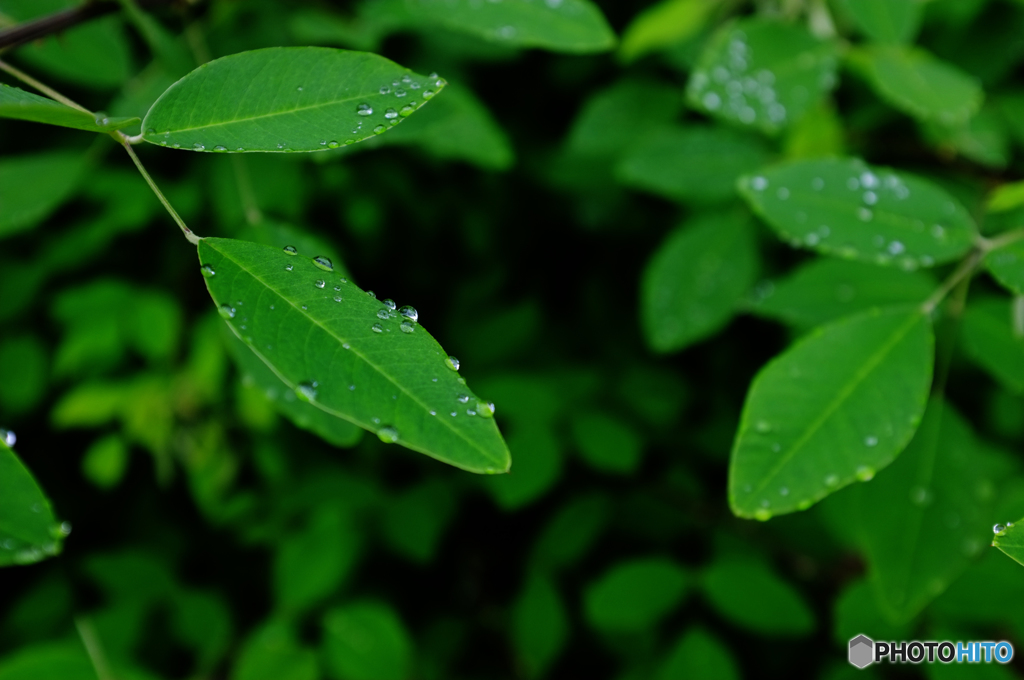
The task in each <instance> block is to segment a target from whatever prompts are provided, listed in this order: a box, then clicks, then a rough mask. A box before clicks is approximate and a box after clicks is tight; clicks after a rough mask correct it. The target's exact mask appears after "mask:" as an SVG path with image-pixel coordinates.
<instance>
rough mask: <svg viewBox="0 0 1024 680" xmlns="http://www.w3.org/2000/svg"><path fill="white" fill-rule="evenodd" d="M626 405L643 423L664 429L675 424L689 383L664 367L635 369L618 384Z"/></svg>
mask: <svg viewBox="0 0 1024 680" xmlns="http://www.w3.org/2000/svg"><path fill="white" fill-rule="evenodd" d="M619 395H620V397H621V399H622V400H623V402H624V403H625V405H626V406H627V407H628V408H629V409H630V410H632V411H633V413H634V414H636V415H637V416H638V417H640V418H641V419H642V420H643V421H645V422H647V423H650V424H652V425H657V426H665V425H668V424H670V423H672V422H674V421H675V419H676V418H677V417H678V415H679V413H680V411H682V410H683V408H684V406H685V405H686V403H687V401H688V398H689V390H688V389H687V386H686V383H685V382H683V381H682V379H681V378H680V377H679V376H678V375H677V374H676V373H674V372H671V371H665V370H664V369H663V367H659V368H654V367H652V366H636V367H633V368H631V369H629V370H628V371H627V372H626V373H625V375H624V376H623V377H622V381H621V382H620V383H619Z"/></svg>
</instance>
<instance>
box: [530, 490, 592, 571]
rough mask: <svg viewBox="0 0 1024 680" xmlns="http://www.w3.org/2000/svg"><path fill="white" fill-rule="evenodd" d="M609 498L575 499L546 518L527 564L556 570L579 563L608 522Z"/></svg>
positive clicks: (581, 497)
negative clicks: (549, 517)
mask: <svg viewBox="0 0 1024 680" xmlns="http://www.w3.org/2000/svg"><path fill="white" fill-rule="evenodd" d="M609 505H610V504H609V502H608V499H607V498H606V497H605V496H602V495H599V494H589V495H585V496H580V497H578V498H574V499H573V500H571V501H569V502H568V503H566V504H565V505H564V506H563V507H562V508H561V509H559V511H558V512H557V513H556V514H555V515H554V516H553V517H552V518H551V519H550V520H549V521H548V523H547V524H546V525H545V527H544V529H543V530H542V531H541V533H540V535H539V536H538V537H537V542H536V543H534V545H533V551H532V553H531V557H530V562H529V563H530V565H532V566H534V567H536V568H538V569H540V570H556V569H562V568H565V567H570V566H572V565H573V564H575V563H576V562H578V561H579V560H580V559H581V558H582V557H583V556H584V555H585V554H586V552H587V550H589V549H590V547H591V546H592V545H593V544H594V542H595V541H596V540H597V538H598V536H599V535H600V532H601V531H602V530H603V529H604V527H605V525H606V524H607V522H608V519H609V514H610V508H609Z"/></svg>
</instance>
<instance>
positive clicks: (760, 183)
mask: <svg viewBox="0 0 1024 680" xmlns="http://www.w3.org/2000/svg"><path fill="white" fill-rule="evenodd" d="M750 188H751V189H753V190H754V191H764V190H765V189H767V188H768V180H767V179H765V178H764V177H761V176H760V175H758V176H757V177H755V178H753V179H752V180H750Z"/></svg>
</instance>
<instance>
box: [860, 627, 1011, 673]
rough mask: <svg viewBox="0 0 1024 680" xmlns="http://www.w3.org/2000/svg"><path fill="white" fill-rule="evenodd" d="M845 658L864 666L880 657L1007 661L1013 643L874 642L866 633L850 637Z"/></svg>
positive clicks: (899, 660) (900, 660) (914, 660)
mask: <svg viewBox="0 0 1024 680" xmlns="http://www.w3.org/2000/svg"><path fill="white" fill-rule="evenodd" d="M847 658H848V659H849V660H850V663H851V664H853V665H854V666H856V667H857V668H866V667H867V666H870V665H871V664H873V663H880V662H881V661H882V660H883V659H884V660H886V661H888V662H889V663H921V662H922V661H926V662H927V663H934V662H935V661H939V662H941V663H953V662H956V663H992V662H993V661H996V662H998V663H1010V661H1011V660H1012V659H1013V645H1011V644H1010V643H1009V642H1005V641H1003V642H950V641H949V640H943V641H941V642H936V641H934V640H926V641H921V640H911V641H909V642H875V641H874V640H872V639H871V638H869V637H868V636H867V635H858V636H857V637H855V638H853V639H852V640H850V651H849V655H848V656H847Z"/></svg>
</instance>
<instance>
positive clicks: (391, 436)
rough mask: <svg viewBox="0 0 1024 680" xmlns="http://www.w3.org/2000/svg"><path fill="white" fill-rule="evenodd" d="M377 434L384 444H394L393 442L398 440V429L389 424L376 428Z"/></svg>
mask: <svg viewBox="0 0 1024 680" xmlns="http://www.w3.org/2000/svg"><path fill="white" fill-rule="evenodd" d="M377 436H378V437H379V438H380V440H381V441H382V442H384V443H385V444H394V443H395V442H397V441H398V430H396V429H395V428H393V427H391V426H390V425H386V426H385V427H382V428H380V429H379V430H377Z"/></svg>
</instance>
